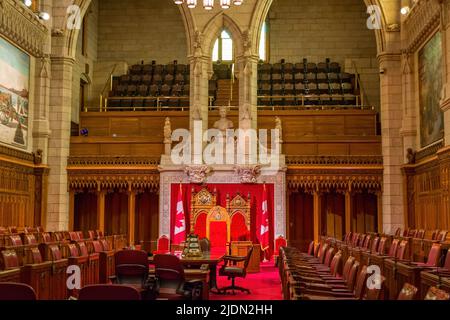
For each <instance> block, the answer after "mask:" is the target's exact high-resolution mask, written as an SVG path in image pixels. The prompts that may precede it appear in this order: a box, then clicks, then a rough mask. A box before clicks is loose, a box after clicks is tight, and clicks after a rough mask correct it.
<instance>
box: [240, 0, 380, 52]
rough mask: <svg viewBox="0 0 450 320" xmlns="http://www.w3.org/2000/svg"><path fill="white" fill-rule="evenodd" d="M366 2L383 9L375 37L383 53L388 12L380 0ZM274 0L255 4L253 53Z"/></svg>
mask: <svg viewBox="0 0 450 320" xmlns="http://www.w3.org/2000/svg"><path fill="white" fill-rule="evenodd" d="M363 1H364V4H365V5H366V6H367V7H368V6H370V5H377V6H379V7H380V9H381V13H382V16H381V23H382V29H380V30H374V32H375V38H376V43H377V52H378V54H380V53H382V52H384V51H385V49H386V43H385V42H386V37H385V30H386V26H387V25H388V22H387V18H386V14H385V7H384V5H383V3H382V1H380V0H363ZM272 3H273V0H259V1H258V2H257V4H256V6H255V9H254V11H253V15H252V19H251V24H250V27H249V30H250V35H251V39H252V42H251V43H252V53H254V54H257V52H259V51H258V50H259V42H260V37H261V29H262V26H263V23H264V21H266V18H267V15H268V14H269V11H270V8H271V6H272ZM367 18H369V15H367Z"/></svg>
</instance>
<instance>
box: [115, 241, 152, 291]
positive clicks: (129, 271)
mask: <svg viewBox="0 0 450 320" xmlns="http://www.w3.org/2000/svg"><path fill="white" fill-rule="evenodd" d="M114 260H115V264H116V267H115V269H116V275H115V277H114V278H113V280H114V281H115V282H116V283H117V284H131V285H133V286H135V287H137V288H143V287H144V285H145V283H146V281H147V279H148V272H149V265H148V255H147V253H146V252H145V251H138V250H121V251H117V252H116V253H115V255H114Z"/></svg>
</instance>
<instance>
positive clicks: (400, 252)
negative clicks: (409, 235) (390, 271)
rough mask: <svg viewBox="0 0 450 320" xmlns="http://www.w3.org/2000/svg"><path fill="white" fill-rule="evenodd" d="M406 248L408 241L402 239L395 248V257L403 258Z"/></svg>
mask: <svg viewBox="0 0 450 320" xmlns="http://www.w3.org/2000/svg"><path fill="white" fill-rule="evenodd" d="M407 248H408V241H407V240H402V241H401V242H400V245H399V246H398V248H397V253H396V255H395V256H396V257H397V259H399V260H403V259H404V258H405V253H406V249H407Z"/></svg>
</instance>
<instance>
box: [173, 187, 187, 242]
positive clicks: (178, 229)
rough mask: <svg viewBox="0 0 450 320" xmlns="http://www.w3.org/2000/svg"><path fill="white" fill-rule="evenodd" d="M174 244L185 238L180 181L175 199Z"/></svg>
mask: <svg viewBox="0 0 450 320" xmlns="http://www.w3.org/2000/svg"><path fill="white" fill-rule="evenodd" d="M173 235H174V237H173V241H172V243H174V244H180V243H181V242H183V241H184V240H185V237H186V218H185V216H184V206H183V188H182V185H181V183H180V190H179V191H178V199H177V214H176V216H175V231H174V233H173Z"/></svg>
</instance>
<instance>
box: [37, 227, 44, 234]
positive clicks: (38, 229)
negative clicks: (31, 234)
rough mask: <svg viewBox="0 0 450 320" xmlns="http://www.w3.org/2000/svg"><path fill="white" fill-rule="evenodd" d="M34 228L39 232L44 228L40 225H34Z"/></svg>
mask: <svg viewBox="0 0 450 320" xmlns="http://www.w3.org/2000/svg"><path fill="white" fill-rule="evenodd" d="M36 230H37V232H40V233H42V232H44V228H43V227H41V226H38V227H36Z"/></svg>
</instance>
